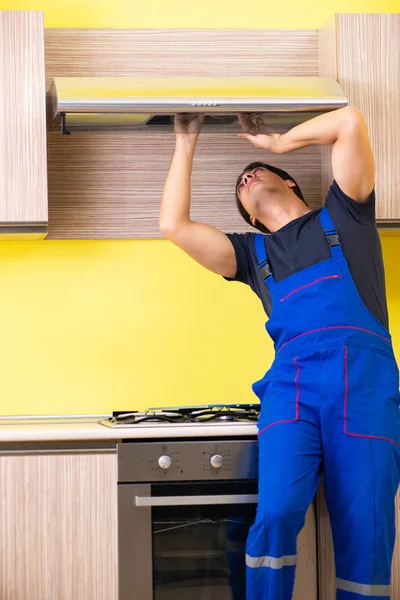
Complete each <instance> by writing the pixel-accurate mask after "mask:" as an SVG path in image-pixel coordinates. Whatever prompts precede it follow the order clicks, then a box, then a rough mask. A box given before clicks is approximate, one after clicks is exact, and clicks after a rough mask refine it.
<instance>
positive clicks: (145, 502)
mask: <svg viewBox="0 0 400 600" xmlns="http://www.w3.org/2000/svg"><path fill="white" fill-rule="evenodd" d="M257 502H258V495H257V494H232V495H229V494H228V495H218V496H135V506H191V505H199V504H202V505H206V504H211V505H212V504H257Z"/></svg>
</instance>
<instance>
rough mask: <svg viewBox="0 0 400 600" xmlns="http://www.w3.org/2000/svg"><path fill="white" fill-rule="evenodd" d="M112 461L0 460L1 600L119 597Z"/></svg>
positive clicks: (88, 457)
mask: <svg viewBox="0 0 400 600" xmlns="http://www.w3.org/2000/svg"><path fill="white" fill-rule="evenodd" d="M116 462H117V458H116V454H107V453H105V454H71V455H61V454H59V455H57V454H55V455H36V456H35V455H24V456H4V455H3V456H0V482H1V498H0V520H1V524H2V526H1V528H0V598H1V599H2V600H17V599H18V600H66V598H68V599H71V600H117V464H116Z"/></svg>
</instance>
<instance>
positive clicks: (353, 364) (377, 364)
mask: <svg viewBox="0 0 400 600" xmlns="http://www.w3.org/2000/svg"><path fill="white" fill-rule="evenodd" d="M343 363H344V364H343V380H344V398H343V427H344V433H345V434H346V435H348V436H352V437H361V438H370V439H376V440H381V441H387V442H391V443H393V444H396V445H397V446H400V394H399V371H398V367H397V364H396V361H395V359H394V358H393V357H392V356H390V355H386V354H384V353H382V352H378V351H374V350H370V349H368V348H359V347H358V346H351V345H349V346H344V356H343Z"/></svg>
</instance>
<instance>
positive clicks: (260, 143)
mask: <svg viewBox="0 0 400 600" xmlns="http://www.w3.org/2000/svg"><path fill="white" fill-rule="evenodd" d="M238 119H239V121H240V124H241V126H242V129H243V131H244V133H238V137H242V138H245V139H246V140H249V142H251V143H252V144H254V146H255V147H256V148H261V149H263V150H269V151H270V152H274V153H275V154H282V152H285V150H284V149H283V148H282V146H281V145H280V144H279V140H280V138H281V137H282V136H281V134H279V133H274V132H273V130H272V128H271V127H270V126H269V125H266V124H265V123H264V121H263V119H262V117H260V116H257V114H255V113H239V114H238Z"/></svg>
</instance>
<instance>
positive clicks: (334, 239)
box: [326, 231, 341, 248]
mask: <svg viewBox="0 0 400 600" xmlns="http://www.w3.org/2000/svg"><path fill="white" fill-rule="evenodd" d="M326 239H327V240H328V244H329V247H330V248H332V246H340V245H341V244H340V238H339V234H338V232H337V231H327V232H326Z"/></svg>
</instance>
